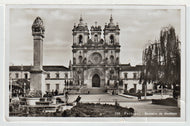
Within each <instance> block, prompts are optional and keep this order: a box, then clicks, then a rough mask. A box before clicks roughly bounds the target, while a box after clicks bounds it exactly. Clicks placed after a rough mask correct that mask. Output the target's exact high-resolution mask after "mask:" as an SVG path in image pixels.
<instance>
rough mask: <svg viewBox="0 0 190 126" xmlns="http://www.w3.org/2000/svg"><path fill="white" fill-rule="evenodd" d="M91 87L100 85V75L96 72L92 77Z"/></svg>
mask: <svg viewBox="0 0 190 126" xmlns="http://www.w3.org/2000/svg"><path fill="white" fill-rule="evenodd" d="M92 87H100V77H99V76H98V75H97V74H95V75H94V76H93V77H92Z"/></svg>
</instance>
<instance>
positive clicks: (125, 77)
mask: <svg viewBox="0 0 190 126" xmlns="http://www.w3.org/2000/svg"><path fill="white" fill-rule="evenodd" d="M124 79H129V78H128V73H124ZM133 79H137V73H133Z"/></svg>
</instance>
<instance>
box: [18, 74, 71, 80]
mask: <svg viewBox="0 0 190 126" xmlns="http://www.w3.org/2000/svg"><path fill="white" fill-rule="evenodd" d="M55 77H56V78H60V74H59V73H55ZM15 78H17V79H18V78H19V73H15ZM21 78H22V77H21ZM46 78H51V77H50V73H47V76H46ZM65 78H68V73H65ZM24 79H28V74H27V73H25V74H24Z"/></svg>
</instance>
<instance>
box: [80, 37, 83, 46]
mask: <svg viewBox="0 0 190 126" xmlns="http://www.w3.org/2000/svg"><path fill="white" fill-rule="evenodd" d="M82 43H83V37H82V35H79V44H82Z"/></svg>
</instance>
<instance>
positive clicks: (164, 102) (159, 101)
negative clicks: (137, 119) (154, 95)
mask: <svg viewBox="0 0 190 126" xmlns="http://www.w3.org/2000/svg"><path fill="white" fill-rule="evenodd" d="M152 104H157V105H168V106H177V100H176V99H174V98H166V99H152Z"/></svg>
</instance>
